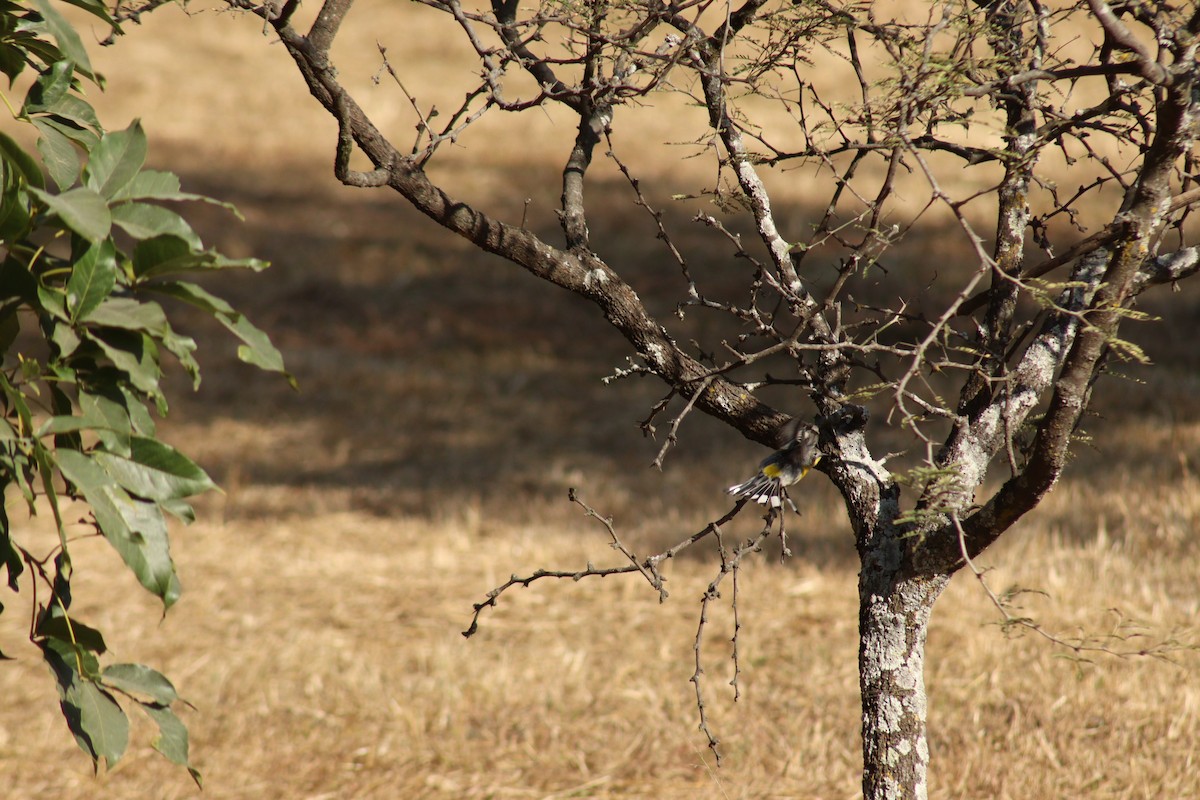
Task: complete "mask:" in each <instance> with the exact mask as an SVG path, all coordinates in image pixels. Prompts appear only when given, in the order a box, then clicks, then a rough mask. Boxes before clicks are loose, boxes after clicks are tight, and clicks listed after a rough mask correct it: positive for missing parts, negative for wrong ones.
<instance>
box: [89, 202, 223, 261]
mask: <svg viewBox="0 0 1200 800" xmlns="http://www.w3.org/2000/svg"><path fill="white" fill-rule="evenodd" d="M111 213H112V220H113V222H114V223H116V224H117V225H118V226H120V227H121V228H122V229H123V230H124V231H125V232H126V233H128V234H129V235H130V236H132V237H133V238H134V239H138V240H142V239H152V238H154V237H156V236H172V237H177V238H179V239H181V240H183V241H184V242H186V243H187V245H188V246H189V248H190V249H191V250H199V249H200V248H202V247H203V246H204V245H203V244H202V243H201V241H200V237H199V236H197V235H196V232H195V231H193V230H192V226H191V225H188V223H187V220H185V219H184V218H183V217H181V216H179V215H178V214H176V213H175V212H174V211H172V210H170V209H169V208H163V207H162V206H154V205H150V204H149V203H138V202H129V203H121V204H119V205H114V206H113V207H112V209H111Z"/></svg>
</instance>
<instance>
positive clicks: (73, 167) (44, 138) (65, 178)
mask: <svg viewBox="0 0 1200 800" xmlns="http://www.w3.org/2000/svg"><path fill="white" fill-rule="evenodd" d="M33 124H34V127H36V128H37V129H38V131H39V132H40V133H41V138H39V139H38V143H37V148H38V152H39V153H41V154H42V162H43V163H44V164H45V165H46V171H47V172H49V173H50V179H51V180H53V181H54V185H55V186H57V187H58V188H59V190H60V191H62V190H65V189H69V188H70V187H72V186H74V185H75V181H76V180H78V178H79V152H78V151H77V150H76V149H75V146H74V145H73V144H71V139H70V138H69V137H68V136H67V135H66V134H64V133H63V132H62V131H61V130H59V129H58V127H57V126H55V125H52V124H50V123H49V122H47V121H46V120H44V119H42V118H40V117H38V118H35V119H34V120H33Z"/></svg>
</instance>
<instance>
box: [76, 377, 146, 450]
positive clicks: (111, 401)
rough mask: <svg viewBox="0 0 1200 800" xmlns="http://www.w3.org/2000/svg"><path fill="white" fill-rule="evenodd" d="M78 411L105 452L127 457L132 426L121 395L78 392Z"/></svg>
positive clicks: (89, 391)
mask: <svg viewBox="0 0 1200 800" xmlns="http://www.w3.org/2000/svg"><path fill="white" fill-rule="evenodd" d="M114 395H115V397H114ZM79 409H80V410H81V411H82V412H83V419H84V420H86V421H87V422H88V423H89V424H90V427H91V429H92V430H94V431H95V432H96V435H97V436H99V437H100V442H101V443H102V444H103V445H104V449H105V450H107V451H108V452H110V453H116V454H117V455H124V456H127V455H129V437H130V436H131V435H132V433H133V425H132V423H131V421H130V419H129V411H128V409H126V408H125V398H124V397H123V396H122V395H120V394H119V393H115V392H111V390H107V391H106V390H104V389H90V390H80V392H79Z"/></svg>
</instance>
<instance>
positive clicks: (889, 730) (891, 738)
mask: <svg viewBox="0 0 1200 800" xmlns="http://www.w3.org/2000/svg"><path fill="white" fill-rule="evenodd" d="M896 544H897V546H899V543H896ZM890 561H892V559H889V558H884V559H877V560H875V561H874V563H865V562H864V564H863V570H862V573H861V574H860V575H859V583H858V592H859V612H858V613H859V621H858V624H859V649H858V670H859V687H860V690H861V692H862V710H863V721H862V736H863V798H864V800H901V798H903V800H913V799H914V798H915V800H924V798H925V797H926V796H927V782H926V777H927V773H928V769H929V745H928V743H927V741H926V738H925V715H926V702H925V638H926V634H927V632H928V630H929V619H930V616H931V615H932V613H933V604H934V601H935V600H937V597H938V595H939V594H941V592H942V589H944V588H945V587H946V584H947V583H948V582H949V580H950V578H949V576H946V575H936V576H932V577H930V576H920V577H910V578H904V579H901V578H899V577H898V575H899V574H900V572H899V569H898V565H897V564H889V563H888V562H890Z"/></svg>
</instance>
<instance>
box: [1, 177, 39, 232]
mask: <svg viewBox="0 0 1200 800" xmlns="http://www.w3.org/2000/svg"><path fill="white" fill-rule="evenodd" d="M31 220H32V215H31V214H30V208H29V195H28V194H26V193H25V192H23V191H20V189H19V188H17V187H15V186H14V187H12V188H11V189H10V190H9V191H6V192H4V193H3V195H0V241H4V242H13V241H19V240H21V239H24V238H26V237H27V236H28V231H29V224H30V222H31Z"/></svg>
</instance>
